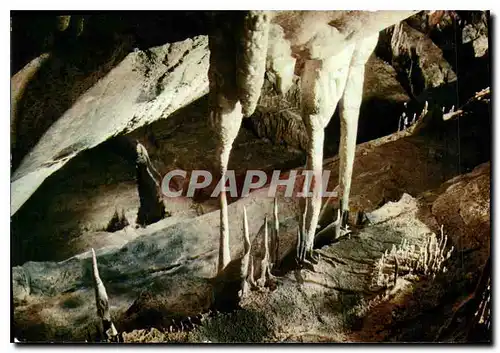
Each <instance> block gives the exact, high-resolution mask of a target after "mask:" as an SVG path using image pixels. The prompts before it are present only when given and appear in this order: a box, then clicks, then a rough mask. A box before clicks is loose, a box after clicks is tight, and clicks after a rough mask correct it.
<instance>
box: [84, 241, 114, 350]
mask: <svg viewBox="0 0 500 353" xmlns="http://www.w3.org/2000/svg"><path fill="white" fill-rule="evenodd" d="M91 251H92V277H93V280H94V288H95V300H96V306H97V315H98V316H99V317H100V318H101V320H102V326H103V327H102V328H103V334H104V337H107V339H108V341H114V340H116V338H117V337H118V331H116V328H115V325H114V324H113V322H112V320H111V313H110V312H109V300H108V294H107V293H106V288H105V287H104V283H103V282H102V280H101V278H100V277H99V269H98V267H97V258H96V256H95V251H94V249H93V248H92V249H91Z"/></svg>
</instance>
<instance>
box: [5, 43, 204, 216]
mask: <svg viewBox="0 0 500 353" xmlns="http://www.w3.org/2000/svg"><path fill="white" fill-rule="evenodd" d="M208 56H209V53H208V48H207V38H206V37H203V36H200V37H196V38H194V39H188V40H186V41H184V42H178V43H173V44H167V45H164V46H161V47H155V48H151V49H148V50H146V51H137V52H134V53H130V54H129V55H128V56H127V57H126V58H125V59H124V60H123V61H122V62H121V63H120V64H119V65H117V66H116V67H114V68H113V70H111V71H110V72H109V74H108V75H106V76H105V77H104V78H103V79H101V80H100V81H99V82H98V83H97V84H96V85H94V86H93V87H92V88H90V89H89V90H88V91H86V92H85V93H84V94H82V95H81V96H80V97H79V98H78V100H77V101H76V102H75V103H74V104H73V106H72V107H71V109H69V110H67V111H66V112H64V114H63V115H62V116H61V117H60V118H59V119H58V120H57V121H56V122H54V124H52V125H51V127H50V128H49V129H48V130H47V132H46V133H45V134H44V135H43V137H42V138H41V139H40V141H39V142H38V144H37V145H36V147H35V148H33V150H31V152H30V153H29V154H28V155H27V156H26V157H25V158H24V159H23V161H22V163H21V165H20V166H19V168H18V169H17V170H16V171H15V172H14V174H13V176H12V201H11V214H13V213H15V212H16V211H17V210H18V209H19V207H21V206H22V204H23V203H24V202H25V201H26V200H27V199H28V198H29V197H30V196H31V195H32V193H33V192H34V191H35V190H36V189H37V188H38V186H39V185H40V184H41V183H42V182H43V181H44V180H45V179H46V178H47V177H48V176H49V175H50V174H52V173H53V172H54V171H56V170H58V169H59V168H61V167H62V166H63V165H64V164H65V163H66V162H67V161H68V160H70V159H71V158H73V157H74V156H76V155H77V154H78V153H79V152H81V151H83V150H85V149H89V148H92V147H94V146H96V145H98V144H99V143H101V142H103V141H105V140H107V139H108V138H110V137H112V136H115V135H117V134H120V133H123V132H127V131H132V130H134V129H136V128H137V127H139V126H142V125H145V124H148V123H151V122H152V121H155V120H157V119H159V118H166V117H168V116H169V115H170V114H171V113H173V112H174V111H176V110H177V109H179V108H181V107H183V106H185V105H187V104H189V103H191V102H192V101H194V100H196V99H197V98H199V97H201V96H202V95H204V94H206V92H207V89H208V81H207V74H206V73H207V70H208ZM164 63H166V64H164Z"/></svg>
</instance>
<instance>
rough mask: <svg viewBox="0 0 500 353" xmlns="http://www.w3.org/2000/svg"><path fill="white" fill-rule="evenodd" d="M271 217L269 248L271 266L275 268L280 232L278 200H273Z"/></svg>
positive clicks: (277, 259) (277, 258)
mask: <svg viewBox="0 0 500 353" xmlns="http://www.w3.org/2000/svg"><path fill="white" fill-rule="evenodd" d="M273 216H274V233H273V238H272V242H271V244H272V246H271V256H272V258H271V265H272V267H275V266H277V265H278V261H279V246H280V241H279V232H280V223H279V219H278V198H277V197H275V198H274V207H273Z"/></svg>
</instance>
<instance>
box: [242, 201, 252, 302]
mask: <svg viewBox="0 0 500 353" xmlns="http://www.w3.org/2000/svg"><path fill="white" fill-rule="evenodd" d="M243 238H244V239H243V241H244V251H245V252H244V254H243V258H242V259H241V297H243V296H244V295H245V294H246V293H247V292H248V287H249V285H251V282H252V281H253V278H252V279H250V277H251V276H253V268H252V271H250V267H251V261H250V250H251V245H252V244H251V243H250V236H249V234H248V219H247V210H246V208H245V206H243Z"/></svg>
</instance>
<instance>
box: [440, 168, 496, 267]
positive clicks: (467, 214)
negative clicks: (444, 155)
mask: <svg viewBox="0 0 500 353" xmlns="http://www.w3.org/2000/svg"><path fill="white" fill-rule="evenodd" d="M490 174H491V165H490V163H485V164H481V165H480V166H478V167H476V168H475V169H474V170H473V171H472V172H470V173H468V174H465V175H461V176H457V177H455V178H453V179H451V180H449V181H448V182H446V183H445V184H444V185H443V186H442V188H444V189H445V191H444V192H443V193H442V194H441V195H440V196H439V197H438V198H437V199H436V200H435V201H434V202H433V203H432V214H433V215H434V216H435V217H436V219H437V221H438V222H439V223H443V224H446V228H447V229H448V230H449V233H450V235H451V237H452V239H453V241H454V243H455V244H457V247H458V249H460V250H472V251H474V252H476V251H478V253H477V254H476V255H475V256H474V258H473V259H474V260H473V261H474V263H476V264H477V266H478V267H480V266H482V265H483V264H484V263H485V262H486V259H487V258H488V256H489V254H490V234H491V228H490V221H491V214H490V192H491V179H490Z"/></svg>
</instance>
